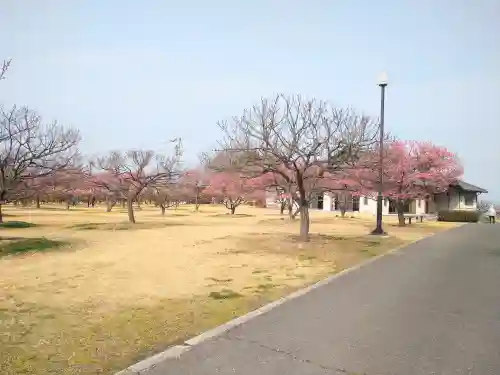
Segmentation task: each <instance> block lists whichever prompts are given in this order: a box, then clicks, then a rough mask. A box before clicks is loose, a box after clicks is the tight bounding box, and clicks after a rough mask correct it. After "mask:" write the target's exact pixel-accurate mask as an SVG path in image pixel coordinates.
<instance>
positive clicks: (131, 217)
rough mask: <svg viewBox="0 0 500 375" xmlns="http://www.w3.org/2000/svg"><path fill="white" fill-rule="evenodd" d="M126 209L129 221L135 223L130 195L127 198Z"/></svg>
mask: <svg viewBox="0 0 500 375" xmlns="http://www.w3.org/2000/svg"><path fill="white" fill-rule="evenodd" d="M127 211H128V221H129V223H132V224H135V215H134V199H133V198H132V197H130V198H128V199H127Z"/></svg>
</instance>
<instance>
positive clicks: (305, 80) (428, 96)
mask: <svg viewBox="0 0 500 375" xmlns="http://www.w3.org/2000/svg"><path fill="white" fill-rule="evenodd" d="M180 3H182V5H179V4H180ZM0 9H1V10H0V59H1V58H12V59H13V65H12V68H11V70H10V71H9V74H8V79H7V80H6V81H4V82H2V84H1V86H0V101H1V102H3V103H7V104H13V103H17V104H28V105H29V106H31V107H32V108H33V109H36V110H38V111H39V112H40V113H41V114H42V115H44V116H45V118H46V119H47V120H51V119H58V120H59V121H60V122H62V123H64V124H68V125H74V126H76V127H78V128H79V129H80V130H81V132H82V135H83V143H82V147H81V148H82V150H83V151H84V152H85V153H101V152H105V151H107V150H109V149H127V148H151V149H155V150H160V149H162V148H164V147H166V146H167V143H166V141H167V140H169V139H171V138H174V137H176V136H181V137H183V138H184V144H185V147H186V153H187V155H188V157H189V159H191V160H195V158H196V154H197V153H198V152H199V151H204V150H207V149H210V148H211V147H213V146H214V143H215V141H216V139H217V132H218V130H217V127H216V121H217V120H219V119H223V118H225V117H229V116H232V115H238V114H240V113H241V112H242V110H243V109H244V108H245V107H249V106H250V105H252V104H253V103H255V102H256V101H258V100H259V98H260V97H261V96H268V95H272V94H273V93H276V92H287V93H302V94H305V95H308V96H315V97H317V98H321V99H328V100H331V101H332V102H333V103H335V104H337V105H341V106H345V105H351V106H354V107H356V108H358V109H359V110H362V111H364V112H366V113H369V114H373V115H374V116H377V115H378V111H379V90H378V87H377V86H376V77H377V74H378V73H379V72H380V71H381V70H386V71H387V72H388V74H389V78H390V85H389V87H388V95H387V107H386V108H387V112H386V124H387V128H388V129H389V130H390V131H391V132H392V133H394V134H395V135H397V136H399V137H400V138H403V139H419V140H430V141H433V142H434V143H436V144H440V145H445V146H447V147H449V148H450V149H451V150H453V151H455V152H457V153H458V154H459V155H460V157H461V159H462V161H463V163H464V165H465V179H466V180H467V181H468V182H470V183H473V184H476V185H479V186H481V187H484V188H486V189H488V190H490V193H491V194H489V197H490V198H495V199H497V200H500V188H499V185H500V152H499V135H500V22H499V21H498V20H499V19H500V2H499V1H498V0H476V1H469V0H455V1H452V0H434V1H432V0H420V1H417V0H414V1H404V0H399V1H398V0H393V1H383V0H380V1H373V0H366V1H355V0H352V1H334V0H330V1H327V0H324V1H320V0H309V1H305V0H304V1H298V0H288V1H284V0H282V1H279V0H275V1H272V0H268V1H264V0H253V1H234V0H233V1H229V0H227V1H222V0H221V1H217V0H214V1H201V0H200V1H188V0H186V1H182V2H181V1H175V2H174V1H168V0H164V1H152V0H151V1H147V0H145V1H123V0H122V1H111V0H109V1H103V0H100V1H98V0H85V1H83V0H80V1H76V0H74V1H67V0H66V1H64V0H53V1H50V0H46V1H43V0H37V1H35V0H31V1H29V0H10V1H9V0H3V1H2V5H1V8H0Z"/></svg>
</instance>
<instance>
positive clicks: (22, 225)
mask: <svg viewBox="0 0 500 375" xmlns="http://www.w3.org/2000/svg"><path fill="white" fill-rule="evenodd" d="M36 226H37V224H33V223H28V222H26V221H6V222H4V223H0V228H32V227H36Z"/></svg>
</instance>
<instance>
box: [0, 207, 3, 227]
mask: <svg viewBox="0 0 500 375" xmlns="http://www.w3.org/2000/svg"><path fill="white" fill-rule="evenodd" d="M0 223H3V213H2V205H1V204H0Z"/></svg>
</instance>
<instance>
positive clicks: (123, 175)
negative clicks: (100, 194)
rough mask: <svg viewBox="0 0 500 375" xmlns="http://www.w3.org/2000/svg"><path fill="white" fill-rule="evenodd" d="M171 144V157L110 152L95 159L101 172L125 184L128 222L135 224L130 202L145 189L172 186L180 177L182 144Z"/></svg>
mask: <svg viewBox="0 0 500 375" xmlns="http://www.w3.org/2000/svg"><path fill="white" fill-rule="evenodd" d="M173 142H175V143H176V144H175V148H174V154H173V155H172V156H163V155H157V154H155V153H154V152H153V151H143V150H130V151H127V152H125V153H122V152H119V151H113V152H111V153H110V154H109V155H108V156H107V157H102V158H99V159H98V161H97V164H98V165H99V167H100V168H101V169H102V170H104V171H106V172H108V173H110V174H112V175H113V176H114V177H115V178H118V179H123V180H125V181H127V182H128V190H127V195H126V197H127V211H128V219H129V221H130V222H131V223H135V215H134V207H133V203H134V201H137V198H138V197H139V195H140V194H141V192H142V191H143V190H144V189H146V188H147V187H151V186H159V185H160V184H162V183H164V184H168V183H172V182H174V181H176V180H177V179H178V178H179V175H180V157H181V155H182V143H181V140H180V139H175V140H174V141H173Z"/></svg>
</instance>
